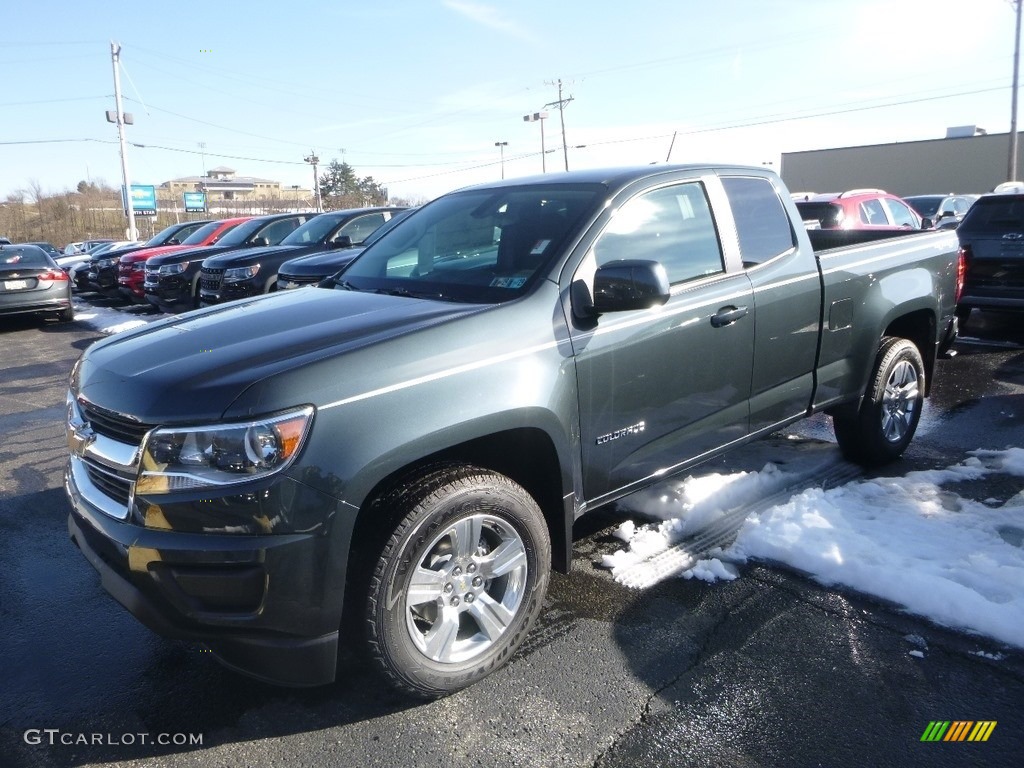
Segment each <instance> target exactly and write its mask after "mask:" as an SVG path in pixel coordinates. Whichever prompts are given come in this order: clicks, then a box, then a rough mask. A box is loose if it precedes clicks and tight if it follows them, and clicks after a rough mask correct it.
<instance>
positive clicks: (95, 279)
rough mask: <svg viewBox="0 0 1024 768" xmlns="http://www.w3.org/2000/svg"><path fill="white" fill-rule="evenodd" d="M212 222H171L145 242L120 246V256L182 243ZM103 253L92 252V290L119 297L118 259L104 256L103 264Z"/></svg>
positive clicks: (208, 220) (205, 220)
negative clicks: (101, 259) (101, 261)
mask: <svg viewBox="0 0 1024 768" xmlns="http://www.w3.org/2000/svg"><path fill="white" fill-rule="evenodd" d="M210 222H211V220H210V219H204V220H202V221H185V222H179V223H177V224H171V225H170V226H169V227H166V228H164V229H162V230H160V231H159V232H158V233H157V234H155V235H154V236H153V237H151V238H150V239H149V240H147V241H146V242H144V243H141V244H132V245H125V246H122V247H120V248H119V251H118V258H120V257H121V256H125V255H127V254H129V253H133V252H134V251H139V250H142V249H143V248H159V247H162V246H165V245H181V244H182V243H183V242H184V241H185V240H187V239H188V238H189V237H191V236H192V235H193V234H195V233H196V232H197V231H198V230H199V229H200V228H201V227H204V226H206V225H207V224H209V223H210ZM101 253H105V252H101V251H98V250H97V251H92V252H91V254H90V256H91V257H92V260H93V262H94V265H93V267H92V269H90V270H89V272H90V273H91V274H92V277H89V278H88V281H89V282H90V283H91V289H92V290H94V291H99V292H100V293H103V294H104V295H106V296H107V297H108V298H117V297H119V296H120V295H121V294H120V291H119V290H118V288H117V269H118V261H117V260H116V259H111V258H109V257H108V256H104V257H103V261H104V263H103V265H102V266H101V265H100V264H98V262H99V261H100V254H101ZM79 286H80V282H79Z"/></svg>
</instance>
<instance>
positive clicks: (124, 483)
mask: <svg viewBox="0 0 1024 768" xmlns="http://www.w3.org/2000/svg"><path fill="white" fill-rule="evenodd" d="M85 471H86V472H87V473H88V475H89V479H90V480H92V483H93V485H95V486H96V487H97V488H98V489H99V490H100V491H102V492H103V493H105V494H106V495H107V496H109V497H110V498H112V499H113V500H114V501H116V502H118V503H119V504H124V505H125V506H128V497H129V496H130V494H131V490H132V482H131V480H126V479H125V478H123V477H120V476H119V475H115V474H113V473H112V472H106V471H104V470H102V469H100V468H99V467H98V466H97V465H95V464H93V463H92V462H88V461H87V462H85Z"/></svg>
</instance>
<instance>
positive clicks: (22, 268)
mask: <svg viewBox="0 0 1024 768" xmlns="http://www.w3.org/2000/svg"><path fill="white" fill-rule="evenodd" d="M23 312H38V313H46V314H51V315H54V316H55V317H56V318H57V319H58V320H60V321H62V322H69V321H71V320H74V319H75V310H74V307H73V306H72V304H71V280H70V279H69V278H68V275H67V273H66V272H65V271H64V270H63V269H61V268H60V267H58V266H57V263H56V262H55V261H54V260H53V259H51V258H50V257H49V256H47V255H46V251H44V250H43V249H42V248H39V247H37V246H35V245H0V315H9V314H20V313H23Z"/></svg>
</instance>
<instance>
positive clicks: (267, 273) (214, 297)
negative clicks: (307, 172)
mask: <svg viewBox="0 0 1024 768" xmlns="http://www.w3.org/2000/svg"><path fill="white" fill-rule="evenodd" d="M403 210H404V209H403V208H389V207H375V208H350V209H348V210H341V211H331V212H329V213H322V214H320V215H319V216H317V217H316V218H314V219H311V220H310V221H308V222H306V223H305V224H303V225H302V226H301V227H299V228H298V229H296V230H295V231H294V232H292V233H291V234H290V235H288V236H287V237H286V238H285V239H284V240H282V241H281V243H280V244H279V245H277V246H270V247H263V248H247V249H246V250H244V251H234V252H231V253H225V254H220V255H217V256H212V257H210V258H208V259H206V260H205V261H204V262H203V264H202V277H203V279H204V280H205V281H207V284H209V282H210V280H211V278H212V276H214V275H216V274H217V272H216V271H217V270H221V271H222V275H223V277H222V280H221V283H220V287H219V288H216V289H214V288H206V289H205V290H204V289H203V286H202V285H201V287H200V300H201V301H202V302H205V303H207V304H219V303H222V302H225V301H232V300H234V299H244V298H247V297H249V296H258V295H259V294H261V293H270V292H271V291H276V290H277V273H278V270H279V269H280V267H281V265H282V264H284V263H285V262H286V261H287V260H288V259H290V258H292V257H295V256H300V255H309V254H314V253H323V252H324V251H329V252H337V251H336V249H348V248H351V247H352V246H353V245H356V244H361V243H362V242H363V241H364V240H366V238H367V237H369V236H371V235H372V234H373V233H374V232H375V231H376V230H377V229H378V228H379V227H380V226H381V225H383V224H384V223H385V222H387V221H388V219H390V218H391V216H392V214H394V213H399V212H401V211H403Z"/></svg>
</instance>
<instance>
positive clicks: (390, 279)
mask: <svg viewBox="0 0 1024 768" xmlns="http://www.w3.org/2000/svg"><path fill="white" fill-rule="evenodd" d="M812 234H813V233H812ZM826 234H827V235H828V236H829V237H832V238H835V237H837V235H836V233H826ZM960 275H962V264H961V263H960V259H959V255H958V248H957V240H956V235H955V234H953V233H928V232H926V233H913V234H908V235H907V236H905V237H897V238H893V239H887V240H882V241H879V242H871V243H866V244H855V245H846V246H842V247H836V248H829V249H827V250H820V251H818V252H815V251H814V250H813V248H812V245H811V243H810V241H809V239H808V233H807V232H806V231H805V229H804V227H803V225H802V224H801V220H800V216H799V215H798V213H797V211H796V209H795V207H794V205H793V203H792V202H791V200H790V195H789V193H788V191H787V190H786V189H785V187H784V186H783V184H782V182H781V180H780V179H779V178H778V177H777V176H776V175H774V174H773V173H772V172H770V171H767V170H765V169H763V168H746V167H733V166H662V167H657V166H645V167H642V168H637V169H626V170H622V169H619V170H613V171H603V172H599V171H587V172H576V173H566V174H558V175H551V176H540V177H535V178H530V179H518V180H509V181H504V182H500V183H494V184H489V185H483V186H478V187H472V188H469V189H464V190H460V191H457V192H453V193H451V194H448V195H444V196H442V197H440V198H438V199H437V200H435V201H433V202H432V203H429V204H427V205H426V206H424V207H423V208H422V209H420V210H419V211H417V212H415V213H414V214H413V215H411V216H409V217H408V218H407V219H406V220H404V221H403V222H401V223H400V224H399V225H398V226H396V227H395V228H394V229H392V230H391V231H390V232H389V233H387V234H386V235H385V236H384V237H382V238H381V239H380V240H378V241H377V242H376V243H374V244H373V245H372V246H370V247H369V248H367V249H366V250H365V251H364V252H363V253H362V254H361V255H360V256H359V257H358V258H357V259H356V260H355V261H354V262H352V263H351V264H350V265H349V266H348V267H347V268H346V269H345V270H344V271H343V272H342V273H340V274H339V275H336V276H335V277H333V278H329V279H328V280H327V281H325V282H324V283H321V284H320V286H319V287H317V288H307V289H303V290H297V291H285V292H282V293H277V294H271V295H269V296H263V297H259V298H253V299H248V300H241V301H239V302H234V303H232V304H230V305H225V306H218V307H213V308H209V309H203V310H198V311H196V312H190V313H187V314H184V315H181V316H177V317H171V318H167V319H164V320H159V321H156V322H154V323H152V324H150V325H148V326H146V327H144V328H140V329H137V330H133V331H129V332H125V333H120V334H117V335H114V336H112V337H110V338H108V339H105V340H103V341H101V342H98V343H96V344H94V345H93V346H92V347H90V348H89V349H88V350H87V351H86V352H85V354H83V355H82V357H81V359H80V360H79V361H78V363H77V364H76V365H75V367H74V370H73V372H72V375H71V382H70V391H69V393H68V401H67V414H68V419H67V434H68V445H69V448H70V457H69V463H68V467H67V473H66V489H67V494H68V497H69V499H70V501H71V507H72V508H71V512H70V515H69V518H68V527H69V532H70V535H71V538H72V539H73V540H74V542H75V543H76V544H77V545H78V547H79V548H80V549H81V551H82V552H83V553H84V554H85V556H86V557H87V558H88V559H89V561H90V562H91V563H92V565H93V566H95V568H96V569H97V570H98V571H99V572H100V575H101V577H102V583H103V586H104V587H105V588H106V589H107V590H108V591H109V592H110V593H111V594H112V595H113V596H114V597H115V598H116V599H117V600H118V601H119V602H121V603H122V604H123V605H124V606H125V607H126V608H127V609H128V610H129V611H131V612H132V613H133V614H134V615H135V616H136V617H138V618H139V619H140V620H141V621H142V622H143V623H145V624H146V625H147V626H149V627H151V628H152V629H154V630H155V631H157V632H159V633H161V634H163V635H166V636H169V637H176V638H185V639H191V640H198V641H201V642H204V643H206V644H207V645H208V647H209V648H210V649H211V650H212V651H213V652H214V653H215V654H216V655H217V657H218V658H219V659H220V660H221V661H223V662H224V663H225V664H227V665H228V666H230V667H232V668H235V669H237V670H239V671H242V672H245V673H247V674H250V675H253V676H256V677H259V678H261V679H264V680H267V681H270V682H274V683H279V684H287V685H317V684H322V683H327V682H329V681H331V680H333V679H334V678H335V676H336V670H337V668H336V664H337V656H338V647H339V643H340V641H341V640H342V639H343V638H344V639H348V638H352V639H357V640H358V641H359V642H360V644H361V646H362V647H363V648H364V649H366V650H368V652H369V655H370V656H371V657H372V658H373V659H374V660H375V662H376V664H377V665H378V666H379V667H380V669H381V670H382V671H383V673H384V674H385V676H386V677H387V678H388V679H389V680H390V682H391V683H392V684H393V685H395V686H397V687H398V688H400V689H401V690H403V691H405V692H407V693H410V694H413V695H416V696H422V697H432V696H439V695H444V694H446V693H449V692H451V691H454V690H457V689H459V688H462V687H464V686H467V685H469V684H471V683H473V682H475V681H477V680H479V679H480V678H482V677H484V676H485V675H487V674H488V673H490V672H492V671H493V670H495V669H496V668H498V667H500V666H501V665H502V664H504V663H505V662H506V661H507V660H508V659H509V657H510V656H511V654H512V653H513V652H514V651H515V650H516V648H517V647H518V646H519V645H520V643H521V642H522V641H523V639H524V636H525V635H526V633H527V631H528V630H529V628H530V625H531V623H532V622H533V621H534V619H535V617H536V616H537V614H538V612H539V611H540V608H541V604H542V602H543V599H544V595H545V591H546V588H547V584H548V579H549V570H550V568H551V567H555V568H559V569H563V570H564V569H566V568H567V566H568V564H569V561H570V556H571V545H572V529H573V523H574V521H575V520H577V519H578V518H579V517H580V516H581V515H583V514H584V513H586V512H588V511H590V510H593V509H596V508H598V507H600V506H602V505H605V504H609V503H612V502H614V501H615V500H617V499H619V498H621V497H623V496H625V495H626V494H629V493H632V492H634V491H636V490H638V489H641V488H644V487H646V486H649V485H651V484H653V483H657V482H661V481H663V480H665V479H666V478H667V477H669V476H671V475H675V474H678V473H681V472H686V471H687V470H689V469H690V468H692V467H694V466H695V465H697V464H699V463H701V462H702V461H705V460H706V459H708V458H710V457H712V456H715V455H717V454H719V453H721V452H722V451H725V450H727V449H728V448H731V447H733V446H737V445H739V444H741V443H745V442H747V441H749V440H752V439H754V438H756V437H759V436H762V435H765V434H768V433H770V432H772V431H773V430H777V429H779V428H780V427H783V426H785V425H786V424H789V423H791V422H793V421H794V420H796V419H799V418H801V417H804V416H807V415H809V414H813V413H816V412H821V411H825V412H827V413H830V414H832V416H833V419H834V424H835V431H836V435H837V438H838V442H839V445H840V446H841V448H842V450H843V452H844V453H845V454H846V456H847V457H848V458H850V459H851V460H854V461H857V462H861V463H865V464H877V463H882V462H886V461H890V460H892V459H895V458H896V457H898V456H900V454H901V453H902V452H903V450H904V449H905V448H906V447H907V445H908V443H909V441H910V440H911V438H912V436H913V433H914V429H915V427H916V425H917V422H918V418H919V416H920V413H921V407H922V404H923V398H924V396H925V395H926V394H927V392H928V386H929V383H930V381H931V374H932V371H933V370H934V366H935V361H936V358H937V357H938V356H939V355H941V354H943V352H944V351H945V349H946V348H947V347H948V346H949V345H950V344H951V343H952V341H953V339H954V337H955V333H956V319H955V313H954V308H955V305H956V298H957V297H956V293H957V290H958V279H959V277H960Z"/></svg>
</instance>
